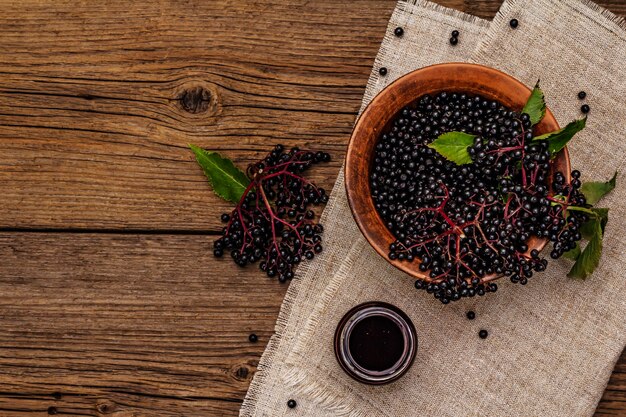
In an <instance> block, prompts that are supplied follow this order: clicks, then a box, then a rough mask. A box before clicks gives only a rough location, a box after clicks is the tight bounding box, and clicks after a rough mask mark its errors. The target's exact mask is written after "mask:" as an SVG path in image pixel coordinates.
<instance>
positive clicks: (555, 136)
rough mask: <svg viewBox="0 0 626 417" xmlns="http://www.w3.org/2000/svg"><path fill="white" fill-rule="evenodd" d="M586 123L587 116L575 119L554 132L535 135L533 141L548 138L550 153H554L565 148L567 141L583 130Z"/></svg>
mask: <svg viewBox="0 0 626 417" xmlns="http://www.w3.org/2000/svg"><path fill="white" fill-rule="evenodd" d="M586 123H587V118H586V117H585V118H584V119H579V120H574V121H573V122H571V123H568V125H567V126H565V127H564V128H563V129H559V130H555V131H554V132H550V133H546V134H545V135H540V136H535V137H534V138H533V141H536V140H547V141H548V150H549V151H550V155H554V154H555V153H557V152H559V151H560V150H561V149H563V148H564V147H565V145H567V142H569V141H570V140H571V139H572V138H573V137H574V135H575V134H576V133H578V132H580V131H581V130H583V128H584V127H585V124H586Z"/></svg>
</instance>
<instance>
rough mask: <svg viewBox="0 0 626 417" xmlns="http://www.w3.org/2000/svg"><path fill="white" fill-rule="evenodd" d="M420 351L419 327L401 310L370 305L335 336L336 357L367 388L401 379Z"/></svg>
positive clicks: (349, 317)
mask: <svg viewBox="0 0 626 417" xmlns="http://www.w3.org/2000/svg"><path fill="white" fill-rule="evenodd" d="M416 351H417V335H416V333H415V327H414V326H413V323H411V320H410V319H409V318H408V316H407V315H406V314H405V313H404V312H402V311H401V310H400V309H398V308H397V307H395V306H393V305H391V304H387V303H382V302H369V303H364V304H360V305H358V306H356V307H354V308H353V309H351V310H350V311H349V312H348V313H347V314H346V315H345V316H344V317H343V318H342V319H341V321H340V322H339V325H338V326H337V330H336V332H335V356H336V358H337V361H338V362H339V364H340V365H341V367H342V368H343V370H344V371H345V372H346V373H347V374H348V375H350V376H351V377H352V378H354V379H356V380H357V381H359V382H363V383H366V384H373V385H380V384H386V383H389V382H392V381H395V380H396V379H398V378H400V377H401V376H402V375H403V374H404V373H405V372H406V371H407V370H408V369H409V367H410V366H411V364H412V363H413V359H414V358H415V353H416Z"/></svg>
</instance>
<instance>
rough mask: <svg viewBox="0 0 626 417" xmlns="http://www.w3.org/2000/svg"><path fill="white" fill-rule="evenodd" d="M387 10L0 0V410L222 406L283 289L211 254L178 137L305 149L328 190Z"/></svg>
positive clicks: (233, 394)
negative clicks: (320, 154)
mask: <svg viewBox="0 0 626 417" xmlns="http://www.w3.org/2000/svg"><path fill="white" fill-rule="evenodd" d="M439 2H440V3H441V4H444V5H446V6H450V7H454V8H457V9H460V10H465V11H467V12H470V13H473V14H476V15H478V16H481V17H486V18H490V17H492V16H493V15H494V14H495V13H496V11H497V9H498V7H499V5H500V0H477V1H476V0H471V1H469V0H446V1H444V0H439ZM599 3H600V4H601V5H603V6H605V7H608V8H609V9H610V10H612V11H614V12H616V13H618V14H622V15H626V2H624V1H623V0H605V1H601V2H599ZM394 4H395V2H394V1H392V0H385V1H382V0H355V1H352V2H341V1H335V0H319V1H317V0H316V1H306V0H291V1H288V0H267V1H258V0H255V1H250V2H243V1H235V0H231V1H226V0H215V1H210V2H207V1H160V2H149V1H135V2H122V1H119V0H115V1H107V2H95V1H85V2H74V1H69V0H59V1H55V2H41V1H38V0H20V1H16V0H0V9H1V10H2V13H1V14H0V190H1V192H2V197H0V229H4V232H0V278H1V279H0V291H1V292H0V294H2V296H1V297H0V347H1V348H0V415H1V416H9V417H10V416H44V415H48V414H58V415H78V416H108V415H111V416H116V417H121V416H123V417H128V416H196V415H203V416H204V415H211V416H212V415H215V416H221V415H236V414H237V411H238V409H239V406H240V403H241V400H242V398H243V396H244V394H245V391H246V389H247V386H248V384H249V382H250V380H251V377H252V374H253V372H254V369H255V367H256V365H257V363H258V359H259V357H260V355H261V353H262V351H263V348H264V346H265V344H266V342H267V340H268V338H269V336H270V335H271V333H272V330H273V326H274V322H275V320H276V316H277V314H278V310H279V308H280V303H281V301H282V297H283V295H284V291H285V287H284V286H280V285H279V284H277V283H276V282H272V281H269V280H267V279H266V278H264V277H263V276H262V275H260V274H259V273H257V271H256V270H255V269H254V268H250V269H238V268H235V267H234V266H233V265H231V264H230V263H228V262H225V261H217V260H215V259H213V258H212V256H211V255H210V242H211V241H212V240H213V236H212V235H211V234H212V233H214V232H215V231H216V230H218V228H219V227H221V225H220V224H219V222H218V216H219V213H220V212H221V211H223V210H225V209H226V208H227V205H226V204H225V203H223V202H222V201H221V200H219V199H217V198H215V197H214V196H213V195H212V193H211V192H209V191H208V187H207V185H206V182H205V180H204V178H203V176H202V173H201V171H200V169H199V168H198V167H197V166H196V164H195V162H194V161H193V156H192V154H191V152H189V151H188V150H187V148H186V147H187V144H188V143H195V144H197V145H200V146H203V147H205V148H208V149H213V150H219V151H220V152H223V153H224V154H226V155H228V156H230V157H232V158H234V159H235V161H236V162H237V163H238V164H241V165H245V164H246V163H248V162H250V161H252V160H254V159H256V158H257V157H258V156H259V155H260V154H261V153H263V152H265V151H266V150H267V149H268V147H270V146H271V145H273V144H275V143H277V142H282V143H285V144H287V145H295V144H297V145H300V146H307V147H313V148H323V149H325V150H328V151H330V152H332V154H333V156H334V157H335V158H334V161H333V162H332V163H331V164H329V165H328V166H327V167H323V168H319V169H316V171H315V175H314V177H315V179H316V180H317V181H318V182H319V183H320V184H321V185H322V186H325V187H326V188H329V189H330V187H331V186H332V184H333V182H334V178H335V177H336V175H337V172H338V170H339V166H340V161H341V160H342V158H343V156H344V155H345V145H346V143H347V140H348V138H349V136H350V132H351V130H352V125H353V123H354V118H355V115H356V112H357V110H358V108H359V106H360V101H361V97H362V94H363V91H364V89H365V83H366V80H367V77H368V75H369V72H370V68H371V65H372V63H373V60H374V56H375V54H376V52H377V49H378V47H379V44H380V41H381V39H382V37H383V33H384V30H385V28H386V25H387V20H388V18H389V15H390V14H391V11H392V9H393V7H394ZM22 230H31V231H35V232H22ZM36 231H40V232H42V233H39V232H36ZM133 231H135V232H141V233H133ZM85 232H88V233H85ZM250 332H255V333H257V334H258V335H259V338H260V340H259V343H257V344H251V343H249V342H248V341H247V337H248V334H249V333H250ZM625 393H626V356H625V355H622V358H621V359H620V362H619V363H618V364H617V366H616V368H615V372H614V373H613V376H612V378H611V380H610V382H609V386H608V388H607V391H606V392H605V394H604V397H603V399H602V401H601V402H600V404H599V407H598V412H597V415H599V416H600V415H602V416H618V415H621V416H624V415H626V394H625Z"/></svg>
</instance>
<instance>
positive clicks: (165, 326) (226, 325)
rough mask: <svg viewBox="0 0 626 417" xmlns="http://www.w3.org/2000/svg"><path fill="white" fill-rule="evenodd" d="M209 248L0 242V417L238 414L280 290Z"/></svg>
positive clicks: (94, 240)
mask: <svg viewBox="0 0 626 417" xmlns="http://www.w3.org/2000/svg"><path fill="white" fill-rule="evenodd" d="M212 240H213V237H212V236H177V235H176V236H174V235H152V236H140V235H122V236H120V235H109V234H64V233H61V234H50V233H45V234H39V233H9V234H6V233H3V234H0V259H2V262H1V264H0V276H2V280H0V294H3V296H2V297H0V369H2V372H0V415H3V416H4V415H7V413H8V411H10V410H13V409H18V410H22V409H27V410H30V411H36V410H46V409H47V407H50V406H54V407H57V409H58V410H59V412H61V411H62V410H63V411H64V412H70V411H72V412H79V413H87V414H89V413H92V414H94V415H95V410H97V407H99V406H100V404H109V405H110V406H111V407H113V406H114V407H116V409H119V410H140V411H142V412H144V413H145V415H156V414H159V415H199V414H202V413H203V412H207V413H210V415H219V414H221V411H224V410H231V411H232V410H233V409H237V408H238V407H239V403H240V401H241V399H242V398H243V396H244V394H245V392H246V389H247V386H248V384H249V382H250V380H251V377H252V374H253V372H254V369H255V367H256V365H257V363H258V359H259V357H260V355H261V353H262V351H263V348H264V345H265V343H266V342H267V340H268V338H269V336H270V335H271V333H272V330H273V327H274V323H275V320H276V314H277V312H278V309H279V306H280V303H281V300H282V297H283V295H284V291H285V288H286V287H285V286H284V285H281V284H279V283H278V282H277V281H276V280H269V279H267V278H266V277H264V276H263V275H261V274H259V272H258V270H256V268H247V269H238V268H236V267H235V268H233V265H231V264H230V260H226V259H224V260H223V261H219V260H215V259H214V258H213V255H212V253H211V250H210V246H211V241H212ZM226 262H228V263H229V264H228V265H227V266H226V265H225V263H226ZM251 332H254V333H256V334H257V335H258V336H259V340H260V341H259V343H250V342H249V341H248V335H249V334H250V333H251ZM54 394H60V395H61V399H60V400H55V399H54ZM218 410H220V412H218ZM224 412H225V411H224ZM129 413H130V412H129ZM101 414H106V413H104V412H102V411H101ZM97 415H100V414H97ZM122 415H126V414H122ZM128 415H130V414H128Z"/></svg>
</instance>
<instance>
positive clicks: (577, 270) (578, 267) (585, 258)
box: [567, 220, 602, 279]
mask: <svg viewBox="0 0 626 417" xmlns="http://www.w3.org/2000/svg"><path fill="white" fill-rule="evenodd" d="M594 225H595V226H594V227H595V229H594V233H593V236H592V237H591V240H589V243H587V246H585V249H583V251H582V252H581V254H580V256H579V257H578V259H577V260H576V263H574V266H572V269H571V270H570V271H569V273H568V274H567V276H568V277H570V278H577V279H586V278H587V277H588V276H589V275H591V274H592V273H593V271H594V270H595V269H596V267H597V266H598V265H599V263H600V257H601V256H602V230H601V227H600V222H599V221H597V220H596V221H595V222H594Z"/></svg>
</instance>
